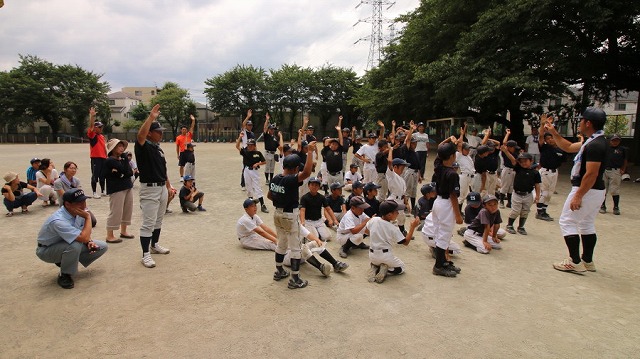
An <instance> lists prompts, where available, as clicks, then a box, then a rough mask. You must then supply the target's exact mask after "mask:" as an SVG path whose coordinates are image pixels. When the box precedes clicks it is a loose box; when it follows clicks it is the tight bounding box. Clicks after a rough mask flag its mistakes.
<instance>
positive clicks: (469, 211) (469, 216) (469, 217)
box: [464, 204, 482, 224]
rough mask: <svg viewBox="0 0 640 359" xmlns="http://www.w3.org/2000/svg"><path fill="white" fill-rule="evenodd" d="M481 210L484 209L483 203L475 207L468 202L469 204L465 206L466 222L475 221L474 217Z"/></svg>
mask: <svg viewBox="0 0 640 359" xmlns="http://www.w3.org/2000/svg"><path fill="white" fill-rule="evenodd" d="M480 210H482V205H479V206H476V207H474V206H472V205H470V204H467V206H466V207H464V223H466V224H470V223H471V222H473V219H474V218H476V216H477V215H478V213H480Z"/></svg>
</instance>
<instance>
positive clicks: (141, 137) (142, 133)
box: [136, 103, 160, 146]
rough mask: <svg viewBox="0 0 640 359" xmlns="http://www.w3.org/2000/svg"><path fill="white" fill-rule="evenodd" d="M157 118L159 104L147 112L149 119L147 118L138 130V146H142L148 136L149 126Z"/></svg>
mask: <svg viewBox="0 0 640 359" xmlns="http://www.w3.org/2000/svg"><path fill="white" fill-rule="evenodd" d="M158 116H160V104H159V103H158V104H156V105H155V106H153V108H152V109H151V112H149V117H147V119H146V120H145V121H144V122H143V123H142V126H140V129H139V130H138V136H137V138H136V139H137V140H138V144H140V146H142V145H144V143H145V141H147V135H148V134H149V129H150V128H151V124H152V123H153V121H155V120H157V119H158Z"/></svg>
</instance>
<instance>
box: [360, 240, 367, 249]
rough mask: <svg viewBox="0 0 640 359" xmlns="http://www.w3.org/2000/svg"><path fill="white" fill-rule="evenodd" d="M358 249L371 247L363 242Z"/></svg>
mask: <svg viewBox="0 0 640 359" xmlns="http://www.w3.org/2000/svg"><path fill="white" fill-rule="evenodd" d="M358 249H369V246H368V245H367V244H366V243H364V242H362V243H360V244H358Z"/></svg>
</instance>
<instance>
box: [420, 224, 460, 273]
mask: <svg viewBox="0 0 640 359" xmlns="http://www.w3.org/2000/svg"><path fill="white" fill-rule="evenodd" d="M420 233H421V234H422V240H424V242H425V243H426V244H427V246H429V252H430V253H431V256H432V257H433V258H434V259H435V258H436V251H435V249H436V239H435V238H436V237H435V236H436V235H435V231H434V229H433V213H429V214H428V215H427V217H426V218H425V219H424V221H423V223H422V229H421V230H420ZM460 253H462V248H461V247H460V245H459V244H458V243H456V242H454V241H453V240H452V241H451V242H450V243H449V249H447V251H446V252H445V259H446V260H447V262H449V263H451V265H454V264H453V262H452V261H451V256H452V255H454V254H455V255H457V254H460Z"/></svg>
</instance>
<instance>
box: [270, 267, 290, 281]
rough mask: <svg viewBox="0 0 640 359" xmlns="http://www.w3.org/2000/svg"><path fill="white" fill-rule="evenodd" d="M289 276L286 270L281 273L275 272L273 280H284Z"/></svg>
mask: <svg viewBox="0 0 640 359" xmlns="http://www.w3.org/2000/svg"><path fill="white" fill-rule="evenodd" d="M288 276H289V272H287V271H286V270H284V269H283V270H282V272H280V271H275V272H274V273H273V280H276V281H277V280H280V279H284V278H287V277H288Z"/></svg>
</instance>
